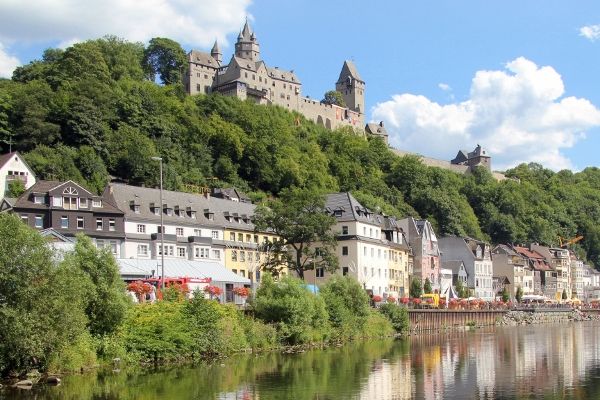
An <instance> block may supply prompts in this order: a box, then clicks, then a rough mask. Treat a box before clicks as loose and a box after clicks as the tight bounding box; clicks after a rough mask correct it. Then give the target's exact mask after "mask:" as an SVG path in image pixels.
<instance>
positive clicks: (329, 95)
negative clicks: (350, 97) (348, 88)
mask: <svg viewBox="0 0 600 400" xmlns="http://www.w3.org/2000/svg"><path fill="white" fill-rule="evenodd" d="M321 103H323V104H334V105H336V106H340V107H346V102H345V101H344V96H342V93H340V92H338V91H337V90H330V91H328V92H325V95H324V96H323V100H321Z"/></svg>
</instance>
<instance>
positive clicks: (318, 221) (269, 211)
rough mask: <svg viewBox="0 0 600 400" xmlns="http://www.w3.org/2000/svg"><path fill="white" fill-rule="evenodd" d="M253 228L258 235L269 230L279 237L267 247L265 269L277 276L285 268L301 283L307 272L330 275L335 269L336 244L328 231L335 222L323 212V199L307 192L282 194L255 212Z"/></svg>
mask: <svg viewBox="0 0 600 400" xmlns="http://www.w3.org/2000/svg"><path fill="white" fill-rule="evenodd" d="M254 224H255V227H256V230H257V231H260V232H266V231H267V229H270V230H272V231H273V232H274V233H275V234H277V235H278V236H279V239H278V240H276V241H275V242H273V243H267V244H266V245H267V246H269V247H270V251H269V259H268V260H267V261H266V262H265V263H264V265H263V268H264V269H267V270H271V271H275V272H278V270H279V269H281V267H282V265H287V266H288V267H289V268H290V269H292V270H294V271H295V272H296V273H297V274H298V276H299V277H300V278H301V279H304V271H306V270H308V269H313V268H319V267H321V268H325V269H326V270H327V271H330V272H333V271H335V270H336V269H337V268H338V259H337V255H336V253H335V252H336V243H337V242H336V238H335V233H333V232H332V229H331V228H332V226H333V225H334V224H335V218H334V217H333V216H331V215H329V214H328V213H326V212H325V197H324V195H322V194H320V193H318V192H315V191H312V190H308V189H298V188H292V189H290V190H287V189H286V190H283V191H282V192H281V193H280V198H279V199H275V200H272V201H271V202H270V203H269V205H268V207H267V206H259V207H257V208H256V211H255V214H254ZM315 243H318V247H316V246H315Z"/></svg>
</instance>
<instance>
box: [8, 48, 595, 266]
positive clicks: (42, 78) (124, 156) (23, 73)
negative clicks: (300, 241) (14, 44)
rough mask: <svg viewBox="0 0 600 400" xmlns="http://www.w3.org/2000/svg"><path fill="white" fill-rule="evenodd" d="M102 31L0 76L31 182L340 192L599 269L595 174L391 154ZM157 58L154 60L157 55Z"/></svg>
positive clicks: (258, 193)
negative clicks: (210, 83) (462, 165)
mask: <svg viewBox="0 0 600 400" xmlns="http://www.w3.org/2000/svg"><path fill="white" fill-rule="evenodd" d="M154 44H155V45H154V46H153V47H152V48H151V49H150V48H149V49H145V48H144V46H143V45H142V44H139V43H130V42H126V41H123V40H120V39H117V38H114V37H106V38H103V39H98V40H94V41H88V42H85V43H81V44H76V45H74V46H72V47H70V48H68V49H66V50H65V51H63V50H58V49H50V50H47V51H46V52H45V53H44V55H43V58H42V59H41V60H39V61H34V62H32V63H30V64H28V65H26V66H23V67H20V68H18V69H17V70H16V71H15V74H14V76H13V79H12V80H0V137H1V139H2V140H3V142H2V143H1V144H0V150H1V152H2V153H5V152H7V151H8V144H7V143H8V141H11V140H12V142H13V149H16V150H19V151H20V152H22V153H23V154H24V155H25V158H26V160H27V162H28V163H29V164H30V166H31V167H32V168H33V169H34V170H35V172H36V173H37V174H38V176H39V177H40V178H42V179H61V180H62V179H73V180H76V181H78V182H81V183H83V184H86V185H87V186H88V187H90V188H91V189H94V190H96V191H101V190H102V188H103V187H104V185H105V184H106V183H107V182H108V180H109V179H110V177H113V178H115V179H119V180H123V181H126V182H129V183H131V184H135V185H140V184H145V185H148V186H156V185H157V183H158V165H157V164H156V162H154V161H151V160H150V157H151V156H155V155H160V156H162V157H164V159H165V179H166V181H165V185H166V187H167V188H169V189H175V190H191V189H192V188H193V187H194V186H228V185H235V186H236V187H238V188H240V189H242V190H244V191H246V192H248V193H249V194H250V195H251V196H252V197H253V199H255V200H261V199H263V198H264V197H265V196H267V195H277V194H278V192H279V191H280V190H281V189H283V188H286V187H290V186H300V187H310V188H314V189H315V190H322V191H352V193H353V194H354V195H355V196H356V197H357V198H358V199H359V200H360V201H361V202H363V203H364V204H365V205H367V206H368V207H370V208H372V209H379V210H381V211H382V212H385V213H388V214H394V215H396V216H398V217H401V216H404V215H408V214H410V215H415V216H420V217H423V218H428V219H430V220H431V222H432V223H433V224H434V227H435V228H436V229H437V231H438V234H457V235H469V236H472V237H475V238H480V239H485V240H491V241H492V242H494V243H499V242H503V243H506V242H512V243H526V242H532V241H533V242H539V243H543V244H557V242H558V236H562V237H566V238H570V237H573V236H575V235H576V234H581V235H584V236H585V239H584V240H583V241H582V242H580V244H578V245H577V247H575V249H576V251H577V252H578V253H579V254H580V255H581V256H584V257H586V259H587V260H589V261H590V262H593V263H594V264H600V227H599V226H598V222H599V221H600V171H599V170H598V169H597V168H587V169H585V170H583V171H582V172H578V173H572V172H570V171H560V172H558V173H554V172H552V171H550V170H547V169H545V168H543V167H542V166H540V165H537V164H529V165H520V166H518V167H517V168H514V169H512V170H509V171H506V173H507V175H508V176H509V177H513V178H518V179H519V180H520V181H516V180H507V181H503V182H496V181H495V180H493V179H492V177H491V176H490V175H489V173H487V172H486V171H484V170H480V171H477V172H476V173H475V174H474V175H471V176H467V177H465V176H461V175H457V174H455V173H453V172H449V171H446V170H441V169H438V168H430V167H426V166H424V165H422V164H421V163H420V162H419V160H418V159H417V158H415V157H403V158H399V157H397V156H395V155H394V154H392V153H391V152H390V151H389V150H388V149H387V148H386V146H385V144H384V143H382V142H381V141H380V140H379V139H365V138H364V137H362V136H361V135H357V134H355V133H353V132H352V131H350V130H338V131H335V132H331V131H328V130H326V129H324V128H322V127H319V126H317V125H315V124H313V123H312V122H309V121H307V120H305V119H304V118H303V117H302V116H300V115H299V114H294V113H290V112H288V111H285V110H283V109H281V108H278V107H265V106H258V105H254V104H251V103H249V102H242V101H239V100H237V99H234V98H227V97H222V96H219V95H209V96H194V97H190V96H186V95H184V93H183V88H182V86H181V85H179V84H173V85H169V84H166V85H159V84H156V83H154V76H155V75H160V76H161V77H162V79H163V81H166V82H169V81H173V79H174V78H173V77H174V76H175V77H178V76H179V75H178V71H180V70H181V68H180V65H181V56H182V54H183V50H181V47H180V46H179V45H178V44H177V43H174V42H172V41H168V40H162V41H155V42H154ZM161 57H162V58H161Z"/></svg>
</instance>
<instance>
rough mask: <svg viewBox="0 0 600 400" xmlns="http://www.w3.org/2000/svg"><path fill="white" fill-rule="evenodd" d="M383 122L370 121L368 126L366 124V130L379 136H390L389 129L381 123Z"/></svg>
mask: <svg viewBox="0 0 600 400" xmlns="http://www.w3.org/2000/svg"><path fill="white" fill-rule="evenodd" d="M381 124H382V123H379V124H378V123H375V122H369V123H368V124H367V126H365V131H367V133H370V134H371V135H379V136H388V133H387V130H386V129H385V126H383V125H381Z"/></svg>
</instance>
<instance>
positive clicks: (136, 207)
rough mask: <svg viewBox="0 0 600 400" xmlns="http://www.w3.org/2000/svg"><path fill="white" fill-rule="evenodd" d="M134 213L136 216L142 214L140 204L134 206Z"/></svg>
mask: <svg viewBox="0 0 600 400" xmlns="http://www.w3.org/2000/svg"><path fill="white" fill-rule="evenodd" d="M133 212H134V213H136V214H139V213H140V205H139V204H134V206H133Z"/></svg>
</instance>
